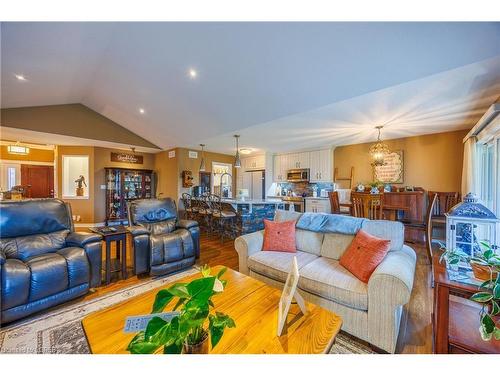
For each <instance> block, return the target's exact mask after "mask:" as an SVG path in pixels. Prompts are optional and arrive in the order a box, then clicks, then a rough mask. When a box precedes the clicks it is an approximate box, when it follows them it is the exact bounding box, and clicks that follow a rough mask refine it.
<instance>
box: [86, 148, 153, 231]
mask: <svg viewBox="0 0 500 375" xmlns="http://www.w3.org/2000/svg"><path fill="white" fill-rule="evenodd" d="M111 152H123V150H116V149H112V148H105V147H94V184H93V185H89V186H93V192H94V194H93V195H94V222H95V223H102V222H104V221H105V220H106V189H105V188H104V189H101V185H106V182H105V177H106V176H105V170H104V168H107V167H111V168H129V169H149V170H154V169H155V155H154V154H146V153H145V154H141V153H136V154H137V155H142V157H143V164H132V163H120V162H113V161H111Z"/></svg>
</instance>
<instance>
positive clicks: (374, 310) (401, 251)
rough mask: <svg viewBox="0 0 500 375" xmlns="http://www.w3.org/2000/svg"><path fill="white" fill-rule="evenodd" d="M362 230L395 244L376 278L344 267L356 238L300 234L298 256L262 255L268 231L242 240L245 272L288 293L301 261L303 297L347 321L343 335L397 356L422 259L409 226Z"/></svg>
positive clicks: (381, 223)
mask: <svg viewBox="0 0 500 375" xmlns="http://www.w3.org/2000/svg"><path fill="white" fill-rule="evenodd" d="M300 215H301V214H300V213H295V212H288V211H277V212H276V217H275V220H276V221H286V220H298V219H299V217H300ZM361 228H362V229H363V230H364V231H366V232H368V233H370V234H372V235H374V236H377V237H380V238H384V239H389V240H390V241H391V244H390V251H389V253H388V254H387V255H386V257H385V258H384V260H383V261H382V263H381V264H380V265H379V266H378V267H377V268H376V270H375V272H374V273H373V274H372V276H371V277H370V280H369V282H368V284H365V283H363V282H362V281H360V280H358V279H357V278H356V277H355V276H354V275H352V274H351V273H350V272H349V271H347V270H346V269H345V268H344V267H342V266H341V265H340V264H339V259H340V257H341V256H342V254H343V253H344V251H345V250H346V248H347V247H348V246H349V244H350V243H351V241H352V239H353V238H354V235H352V234H351V235H348V234H341V233H334V232H331V233H319V232H314V231H309V230H304V229H296V245H297V252H296V253H280V252H273V251H261V250H262V244H263V239H264V231H259V232H255V233H250V234H247V235H244V236H241V237H238V238H237V239H236V241H235V248H236V251H237V252H238V257H239V271H240V272H242V273H244V274H247V275H250V276H252V277H254V278H256V279H259V280H261V281H264V282H265V283H267V284H269V285H272V286H275V287H277V288H280V289H281V288H282V287H283V283H284V282H285V280H286V277H287V274H288V272H289V271H290V268H291V264H292V259H293V257H294V256H296V257H297V261H298V265H299V272H300V278H299V283H298V288H299V292H300V294H301V295H302V296H303V297H304V298H305V299H306V300H308V301H310V302H312V303H315V304H317V305H319V306H322V307H324V308H327V309H329V310H331V311H333V312H335V313H336V314H338V315H339V316H341V317H342V320H343V325H342V330H344V331H345V332H347V333H349V334H351V335H353V336H356V337H358V338H360V339H362V340H365V341H367V342H369V343H370V344H372V345H374V346H376V347H378V348H380V349H382V350H385V351H387V352H389V353H394V351H395V348H396V342H397V338H398V334H399V328H400V323H401V316H402V310H403V306H404V305H405V304H407V303H408V302H409V300H410V295H411V291H412V288H413V279H414V275H415V264H416V255H415V252H414V251H413V249H411V248H410V247H408V246H406V245H404V227H403V224H401V223H399V222H395V221H385V220H366V221H364V222H363V223H362V225H361Z"/></svg>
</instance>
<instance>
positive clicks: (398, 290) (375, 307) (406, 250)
mask: <svg viewBox="0 0 500 375" xmlns="http://www.w3.org/2000/svg"><path fill="white" fill-rule="evenodd" d="M416 261H417V257H416V254H415V251H413V249H412V248H410V247H408V246H406V245H403V247H402V248H401V250H395V251H390V252H389V253H388V254H387V256H386V257H385V258H384V260H383V261H382V263H380V264H379V265H378V267H377V268H376V269H375V272H373V274H372V275H371V277H370V280H369V281H368V334H369V339H370V340H369V341H370V342H371V343H373V344H374V345H376V346H378V347H379V348H381V349H384V350H386V351H388V352H390V353H393V352H394V350H395V347H396V341H397V337H398V333H399V325H400V321H401V313H402V306H403V305H405V304H407V303H408V302H409V301H410V296H411V291H412V289H413V280H414V278H415V265H416Z"/></svg>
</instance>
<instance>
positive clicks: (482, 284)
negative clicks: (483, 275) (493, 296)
mask: <svg viewBox="0 0 500 375" xmlns="http://www.w3.org/2000/svg"><path fill="white" fill-rule="evenodd" d="M491 283H492V281H491V280H486V281H484V282H482V283H481V285H479V288H482V289H484V288H488V287H489V286H490V284H491Z"/></svg>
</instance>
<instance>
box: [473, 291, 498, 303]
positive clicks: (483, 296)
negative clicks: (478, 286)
mask: <svg viewBox="0 0 500 375" xmlns="http://www.w3.org/2000/svg"><path fill="white" fill-rule="evenodd" d="M492 298H493V295H492V294H491V293H488V292H479V293H475V294H473V295H472V297H470V299H471V300H472V301H475V302H480V303H484V302H488V301H490V300H491V299H492Z"/></svg>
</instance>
